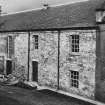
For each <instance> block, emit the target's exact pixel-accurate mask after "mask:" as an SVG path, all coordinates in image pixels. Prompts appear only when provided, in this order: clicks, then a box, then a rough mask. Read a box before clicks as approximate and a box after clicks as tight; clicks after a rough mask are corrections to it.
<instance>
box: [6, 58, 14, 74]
mask: <svg viewBox="0 0 105 105" xmlns="http://www.w3.org/2000/svg"><path fill="white" fill-rule="evenodd" d="M7 61H11V62H12V59H10V58H7V59H6V60H5V65H6V66H5V74H6V75H7ZM12 63H13V62H12ZM12 67H13V65H12ZM11 69H12V68H11ZM11 74H12V73H11Z"/></svg>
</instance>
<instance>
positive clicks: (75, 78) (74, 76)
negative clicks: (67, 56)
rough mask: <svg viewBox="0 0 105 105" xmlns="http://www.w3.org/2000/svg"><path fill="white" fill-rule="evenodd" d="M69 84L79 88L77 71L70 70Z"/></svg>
mask: <svg viewBox="0 0 105 105" xmlns="http://www.w3.org/2000/svg"><path fill="white" fill-rule="evenodd" d="M70 81H71V82H70V83H71V84H70V85H71V86H72V87H74V88H79V72H78V71H73V70H70Z"/></svg>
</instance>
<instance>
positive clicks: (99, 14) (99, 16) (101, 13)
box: [96, 9, 105, 23]
mask: <svg viewBox="0 0 105 105" xmlns="http://www.w3.org/2000/svg"><path fill="white" fill-rule="evenodd" d="M104 17H105V9H96V22H99V23H101V22H103V18H104Z"/></svg>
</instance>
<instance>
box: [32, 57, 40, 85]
mask: <svg viewBox="0 0 105 105" xmlns="http://www.w3.org/2000/svg"><path fill="white" fill-rule="evenodd" d="M32 62H38V60H36V59H32ZM32 62H31V64H32ZM38 64H39V62H38ZM37 73H38V72H37ZM37 78H38V74H37ZM31 80H32V81H33V64H32V74H31ZM33 82H37V83H38V79H37V81H33Z"/></svg>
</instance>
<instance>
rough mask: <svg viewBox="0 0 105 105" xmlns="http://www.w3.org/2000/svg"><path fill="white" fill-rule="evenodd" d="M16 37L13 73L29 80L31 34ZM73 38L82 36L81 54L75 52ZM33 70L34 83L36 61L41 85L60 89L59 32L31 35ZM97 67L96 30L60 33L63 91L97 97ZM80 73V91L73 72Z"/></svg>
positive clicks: (43, 32)
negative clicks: (36, 42)
mask: <svg viewBox="0 0 105 105" xmlns="http://www.w3.org/2000/svg"><path fill="white" fill-rule="evenodd" d="M12 34H13V36H14V46H15V48H14V56H13V58H12V60H13V63H14V67H15V68H14V70H13V74H14V75H16V76H18V77H22V78H23V77H25V78H27V73H28V72H27V66H28V65H27V62H28V33H27V32H18V33H16V32H15V33H12ZM33 35H38V38H39V40H38V42H39V48H38V49H35V46H34V38H33ZM70 35H79V36H80V43H79V48H80V51H79V52H77V53H74V52H72V51H71V37H70ZM29 60H30V70H29V78H30V81H32V78H33V77H32V73H33V67H32V61H37V62H38V83H39V84H40V85H42V86H49V87H52V88H57V72H58V68H57V67H58V32H57V31H41V32H40V31H37V32H31V36H30V59H29ZM95 68H96V31H95V30H77V31H76V30H68V31H61V34H60V78H59V79H60V89H61V90H64V91H67V92H70V93H73V94H78V95H81V96H84V97H88V98H91V99H93V98H94V91H95ZM71 70H72V71H73V70H74V71H78V72H79V88H74V87H72V86H71V81H70V71H71Z"/></svg>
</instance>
